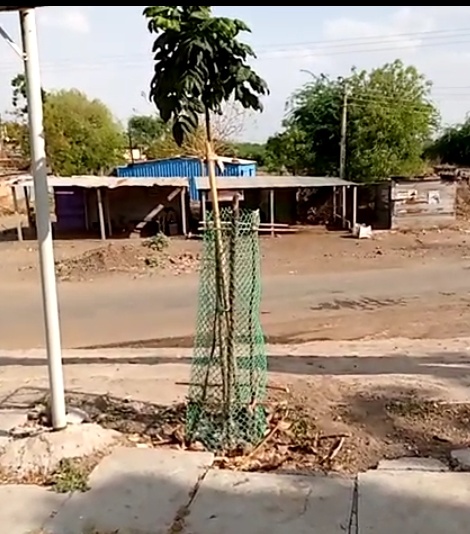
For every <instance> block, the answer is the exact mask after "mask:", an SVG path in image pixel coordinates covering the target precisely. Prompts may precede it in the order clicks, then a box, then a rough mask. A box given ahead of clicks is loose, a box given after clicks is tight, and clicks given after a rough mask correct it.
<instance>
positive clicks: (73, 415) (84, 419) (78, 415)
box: [66, 408, 90, 425]
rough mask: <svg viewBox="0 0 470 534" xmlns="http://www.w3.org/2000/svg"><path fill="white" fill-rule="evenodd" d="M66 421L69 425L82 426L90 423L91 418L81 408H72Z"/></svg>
mask: <svg viewBox="0 0 470 534" xmlns="http://www.w3.org/2000/svg"><path fill="white" fill-rule="evenodd" d="M66 420H67V424H68V425H81V424H82V423H89V422H90V417H89V416H88V414H87V413H86V412H85V411H84V410H81V409H80V408H70V409H69V411H68V412H67V416H66Z"/></svg>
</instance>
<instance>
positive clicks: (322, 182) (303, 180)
mask: <svg viewBox="0 0 470 534" xmlns="http://www.w3.org/2000/svg"><path fill="white" fill-rule="evenodd" d="M344 185H354V183H353V182H347V181H346V180H341V178H334V177H329V176H262V175H261V176H259V175H258V176H256V177H255V178H252V177H244V176H241V177H239V178H237V179H236V180H234V179H233V178H217V189H229V190H233V189H287V188H299V187H335V186H344ZM196 188H197V189H198V190H200V191H201V190H202V191H208V190H209V189H210V185H209V179H208V178H207V177H206V176H203V177H198V178H196Z"/></svg>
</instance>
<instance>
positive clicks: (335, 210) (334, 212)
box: [333, 186, 338, 224]
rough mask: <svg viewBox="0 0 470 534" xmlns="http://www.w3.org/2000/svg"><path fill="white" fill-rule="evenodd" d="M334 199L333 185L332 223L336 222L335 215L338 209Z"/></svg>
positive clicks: (334, 187) (334, 190)
mask: <svg viewBox="0 0 470 534" xmlns="http://www.w3.org/2000/svg"><path fill="white" fill-rule="evenodd" d="M336 200H337V198H336V186H333V224H335V223H336V215H337V211H338V208H337V206H336Z"/></svg>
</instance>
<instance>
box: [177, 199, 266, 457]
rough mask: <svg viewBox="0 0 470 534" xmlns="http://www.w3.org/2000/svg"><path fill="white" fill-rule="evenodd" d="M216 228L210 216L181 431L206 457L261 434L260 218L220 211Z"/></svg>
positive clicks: (263, 421) (263, 366) (263, 388)
mask: <svg viewBox="0 0 470 534" xmlns="http://www.w3.org/2000/svg"><path fill="white" fill-rule="evenodd" d="M221 221H222V222H221V228H220V230H219V231H216V230H215V229H214V225H213V218H212V216H211V215H209V217H208V221H207V226H206V230H205V233H204V249H203V256H202V265H201V274H200V286H199V306H198V316H197V324H196V337H195V346H194V357H193V362H192V368H191V380H190V388H189V399H188V413H187V428H186V431H187V437H188V439H189V440H190V441H193V442H194V441H199V442H200V443H202V444H203V445H204V446H205V447H207V448H208V449H210V450H227V449H233V448H236V447H246V446H250V445H254V444H256V443H257V442H259V441H260V440H261V439H262V438H263V436H264V434H265V432H266V413H265V409H264V407H263V401H264V399H265V395H266V380H267V359H266V351H265V342H264V335H263V331H262V329H261V323H260V300H261V275H260V250H259V241H258V227H259V212H257V211H254V212H253V211H241V212H238V210H235V209H223V210H222V211H221ZM218 247H220V249H221V250H220V254H219V255H218V254H217V249H218ZM217 257H219V258H220V261H217Z"/></svg>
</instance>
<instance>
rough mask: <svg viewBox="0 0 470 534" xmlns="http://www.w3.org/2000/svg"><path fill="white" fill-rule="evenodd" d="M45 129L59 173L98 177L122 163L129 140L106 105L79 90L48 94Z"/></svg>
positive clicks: (54, 167)
mask: <svg viewBox="0 0 470 534" xmlns="http://www.w3.org/2000/svg"><path fill="white" fill-rule="evenodd" d="M44 130H45V135H46V152H47V156H48V163H49V165H50V167H51V169H52V171H53V172H54V173H55V174H58V175H62V176H70V175H72V174H98V173H101V172H108V171H110V170H111V169H112V168H113V167H114V166H115V165H117V164H119V163H120V162H121V161H122V155H123V150H124V145H125V138H124V135H123V132H122V129H121V127H120V125H119V124H118V123H117V122H115V120H114V118H113V116H112V113H111V111H110V110H109V108H108V107H107V106H106V105H105V104H103V102H101V101H100V100H90V99H88V98H87V96H86V95H85V94H84V93H82V92H80V91H78V90H76V89H71V90H62V91H53V92H49V93H48V96H47V100H46V102H45V105H44Z"/></svg>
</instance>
